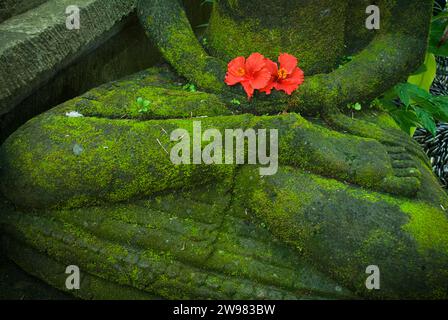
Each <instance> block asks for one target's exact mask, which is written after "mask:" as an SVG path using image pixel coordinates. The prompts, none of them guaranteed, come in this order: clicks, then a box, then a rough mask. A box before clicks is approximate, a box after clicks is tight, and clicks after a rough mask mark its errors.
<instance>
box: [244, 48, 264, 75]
mask: <svg viewBox="0 0 448 320" xmlns="http://www.w3.org/2000/svg"><path fill="white" fill-rule="evenodd" d="M265 64H266V62H265V57H264V56H263V55H262V54H260V53H258V52H255V53H252V54H251V55H250V56H249V58H247V60H246V72H247V74H248V75H252V74H254V73H255V72H258V71H260V70H261V69H263V68H264V66H265Z"/></svg>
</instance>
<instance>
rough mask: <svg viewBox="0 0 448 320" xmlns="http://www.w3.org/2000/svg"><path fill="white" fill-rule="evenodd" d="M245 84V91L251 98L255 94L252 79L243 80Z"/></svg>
mask: <svg viewBox="0 0 448 320" xmlns="http://www.w3.org/2000/svg"><path fill="white" fill-rule="evenodd" d="M241 84H242V85H243V88H244V91H246V94H247V97H248V98H249V99H250V98H252V97H253V96H254V91H255V90H254V88H253V87H252V85H251V84H250V81H243V82H241Z"/></svg>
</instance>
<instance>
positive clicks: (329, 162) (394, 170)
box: [280, 117, 421, 197]
mask: <svg viewBox="0 0 448 320" xmlns="http://www.w3.org/2000/svg"><path fill="white" fill-rule="evenodd" d="M297 123H299V125H297V126H296V128H295V129H294V130H295V134H294V135H293V137H292V139H291V141H290V142H289V144H288V145H290V146H292V148H291V150H287V149H286V148H285V149H284V150H280V152H282V151H283V152H285V153H286V154H287V156H286V159H287V160H285V161H283V163H289V164H291V165H296V166H299V167H302V168H304V169H306V170H310V171H312V172H315V173H319V174H321V175H323V176H327V177H332V178H337V179H338V180H342V181H347V182H349V183H352V184H357V185H360V186H362V187H365V188H368V189H373V190H376V191H380V192H387V193H391V194H396V195H400V196H405V197H412V196H414V195H415V194H416V193H417V192H418V190H419V189H420V178H421V174H420V171H419V169H418V164H417V161H416V160H415V159H413V157H412V156H411V155H409V153H408V152H407V151H406V149H405V148H403V147H397V146H389V145H384V144H382V143H380V142H378V141H376V140H373V139H368V138H361V137H358V136H354V135H350V134H342V133H339V132H336V131H331V130H328V129H326V128H323V127H319V126H317V125H314V124H309V123H308V121H307V120H305V119H303V118H300V117H297ZM282 156H283V155H280V159H282ZM283 157H284V156H283ZM288 159H294V160H293V161H289V162H288Z"/></svg>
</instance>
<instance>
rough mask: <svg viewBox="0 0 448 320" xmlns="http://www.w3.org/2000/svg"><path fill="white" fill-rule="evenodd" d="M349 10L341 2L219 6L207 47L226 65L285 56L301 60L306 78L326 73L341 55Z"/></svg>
mask: <svg viewBox="0 0 448 320" xmlns="http://www.w3.org/2000/svg"><path fill="white" fill-rule="evenodd" d="M316 2H319V3H318V5H316ZM347 9H348V3H347V1H341V0H313V1H310V0H297V1H285V0H270V1H267V0H262V1H256V2H254V1H240V0H219V1H216V3H215V6H214V9H213V12H212V17H211V20H210V26H209V30H208V35H207V37H208V46H209V48H210V51H211V53H212V54H213V55H215V56H218V57H220V58H222V59H224V60H230V59H232V58H234V57H236V56H240V55H242V56H248V55H250V54H251V53H253V52H260V53H262V54H264V55H265V56H267V57H269V58H271V59H276V58H277V56H278V54H279V53H282V52H287V53H290V54H293V55H295V56H297V57H298V58H299V60H300V61H301V66H302V67H303V68H304V70H305V72H307V74H313V73H317V72H327V71H329V70H331V69H332V68H333V67H334V66H335V65H337V63H338V62H339V61H340V59H341V57H342V56H343V55H344V50H345V21H346V15H347Z"/></svg>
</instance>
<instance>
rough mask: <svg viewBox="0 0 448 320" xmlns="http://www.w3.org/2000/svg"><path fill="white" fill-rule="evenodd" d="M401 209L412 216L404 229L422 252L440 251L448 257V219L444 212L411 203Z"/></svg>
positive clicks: (405, 204) (403, 205)
mask: <svg viewBox="0 0 448 320" xmlns="http://www.w3.org/2000/svg"><path fill="white" fill-rule="evenodd" d="M400 208H401V210H403V212H406V213H407V214H408V215H409V216H410V220H409V223H408V224H406V225H405V226H403V229H404V230H405V231H407V232H409V233H410V234H411V235H412V237H413V238H414V239H415V240H416V241H417V243H418V246H419V249H420V250H422V251H428V250H429V251H433V250H440V251H442V252H444V253H445V254H447V255H448V219H447V215H446V213H445V212H444V211H442V210H440V209H436V208H434V207H430V206H428V205H426V204H424V203H410V202H407V203H404V204H402V205H401V206H400Z"/></svg>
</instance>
